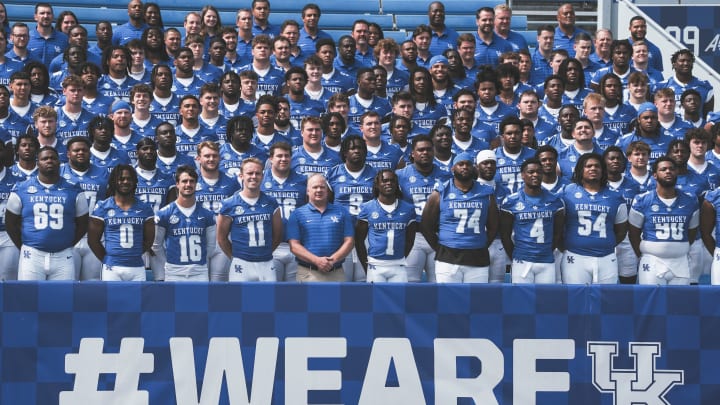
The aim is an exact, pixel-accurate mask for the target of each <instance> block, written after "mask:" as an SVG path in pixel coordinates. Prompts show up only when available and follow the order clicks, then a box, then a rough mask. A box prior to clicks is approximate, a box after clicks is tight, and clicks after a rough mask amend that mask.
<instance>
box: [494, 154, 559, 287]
mask: <svg viewBox="0 0 720 405" xmlns="http://www.w3.org/2000/svg"><path fill="white" fill-rule="evenodd" d="M520 175H521V176H522V181H523V188H522V189H520V190H518V192H517V193H514V194H511V195H509V196H508V197H507V198H506V199H505V201H503V203H502V205H501V206H500V209H501V211H500V233H501V235H502V242H503V246H505V251H506V252H507V253H508V255H509V256H511V257H512V281H513V283H538V284H540V283H543V284H554V283H555V278H556V277H555V257H554V255H553V251H554V250H555V247H557V246H558V245H559V244H560V241H561V240H562V231H563V229H564V228H563V225H564V220H565V215H564V214H565V206H564V205H563V201H562V199H560V197H558V196H556V195H554V194H552V193H550V192H549V191H548V190H546V189H544V188H543V187H542V177H543V176H542V164H541V163H540V160H539V159H537V158H530V159H527V160H526V161H524V162H523V163H522V165H521V166H520Z"/></svg>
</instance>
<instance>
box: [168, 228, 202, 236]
mask: <svg viewBox="0 0 720 405" xmlns="http://www.w3.org/2000/svg"><path fill="white" fill-rule="evenodd" d="M171 231H172V232H171V233H172V236H184V235H204V234H205V228H198V227H187V228H172V229H171Z"/></svg>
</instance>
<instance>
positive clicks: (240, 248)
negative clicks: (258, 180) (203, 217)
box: [220, 192, 278, 262]
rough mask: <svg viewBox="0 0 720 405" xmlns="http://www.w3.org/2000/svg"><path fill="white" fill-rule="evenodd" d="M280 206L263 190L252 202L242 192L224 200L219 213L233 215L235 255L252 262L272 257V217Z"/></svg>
mask: <svg viewBox="0 0 720 405" xmlns="http://www.w3.org/2000/svg"><path fill="white" fill-rule="evenodd" d="M277 209H278V205H277V202H275V199H273V198H271V197H268V196H267V195H265V194H264V193H262V192H261V193H260V197H258V200H257V201H256V202H255V203H254V204H249V203H248V202H247V201H245V199H243V198H242V196H241V195H240V193H236V194H234V195H233V196H232V197H230V198H228V199H226V200H225V201H223V204H222V207H221V208H220V215H224V216H226V217H230V218H231V219H232V225H231V227H230V241H231V243H232V252H233V256H234V257H237V258H240V259H242V260H246V261H249V262H266V261H269V260H272V240H273V233H272V217H273V214H274V213H275V210H277Z"/></svg>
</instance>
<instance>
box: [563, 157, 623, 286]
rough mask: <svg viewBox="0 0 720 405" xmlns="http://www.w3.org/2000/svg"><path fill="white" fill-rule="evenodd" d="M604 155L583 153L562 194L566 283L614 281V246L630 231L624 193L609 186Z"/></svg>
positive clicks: (616, 264)
mask: <svg viewBox="0 0 720 405" xmlns="http://www.w3.org/2000/svg"><path fill="white" fill-rule="evenodd" d="M607 182H608V180H607V169H606V167H605V161H604V160H603V158H602V156H600V155H598V154H596V153H586V154H584V155H582V156H580V159H578V162H577V165H575V172H574V174H573V184H568V185H567V186H566V187H565V190H564V191H563V193H562V198H563V201H564V202H565V239H564V249H565V253H564V254H563V258H562V264H561V271H562V279H563V282H564V283H565V284H591V283H592V284H615V283H617V281H618V263H617V257H616V256H615V246H617V244H618V243H620V241H621V240H623V239H624V238H625V234H626V232H627V207H626V205H625V200H624V199H623V196H622V195H621V194H620V193H619V192H617V191H614V190H611V189H610V188H609V187H608V185H607Z"/></svg>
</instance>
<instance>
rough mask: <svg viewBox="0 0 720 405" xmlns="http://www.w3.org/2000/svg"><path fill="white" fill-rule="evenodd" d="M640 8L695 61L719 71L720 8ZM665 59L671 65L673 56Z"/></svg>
mask: <svg viewBox="0 0 720 405" xmlns="http://www.w3.org/2000/svg"><path fill="white" fill-rule="evenodd" d="M637 6H638V7H639V8H640V9H641V10H642V11H643V12H644V13H645V14H647V15H648V16H649V17H650V18H652V19H653V20H655V21H656V22H657V23H658V24H660V26H662V27H663V28H664V29H665V30H666V31H667V32H668V33H669V34H670V35H673V36H674V37H675V39H677V40H678V41H679V42H681V43H682V44H684V45H685V46H687V48H688V49H690V50H691V51H692V52H693V53H694V54H695V56H696V57H698V58H700V59H702V60H704V61H705V62H706V63H707V64H708V65H710V66H711V67H713V68H714V69H715V70H716V71H719V70H720V25H718V21H720V7H716V6H689V5H687V4H683V5H660V6H647V5H641V4H638V5H637ZM665 59H666V62H665V63H669V61H670V55H665Z"/></svg>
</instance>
